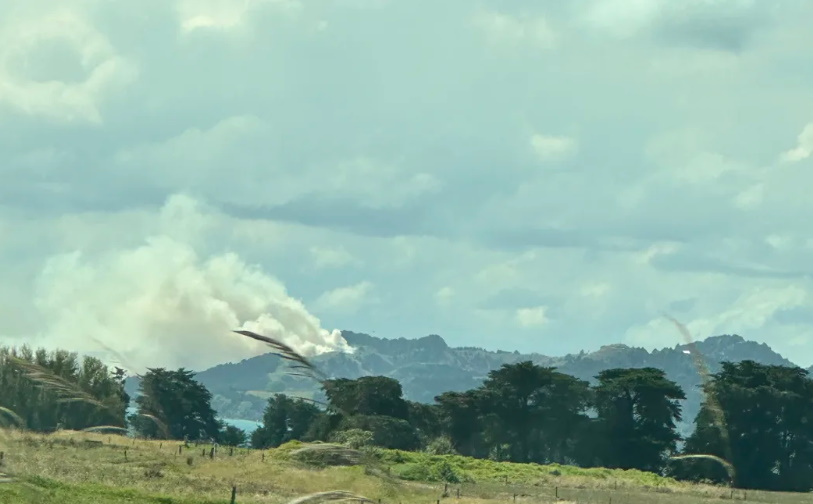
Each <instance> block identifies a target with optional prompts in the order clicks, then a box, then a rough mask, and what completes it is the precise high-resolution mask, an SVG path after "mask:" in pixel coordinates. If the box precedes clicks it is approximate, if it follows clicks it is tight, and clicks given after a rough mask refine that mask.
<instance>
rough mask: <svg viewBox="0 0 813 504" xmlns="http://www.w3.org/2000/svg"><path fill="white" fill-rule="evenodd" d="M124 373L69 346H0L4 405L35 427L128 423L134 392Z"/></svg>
mask: <svg viewBox="0 0 813 504" xmlns="http://www.w3.org/2000/svg"><path fill="white" fill-rule="evenodd" d="M121 373H122V372H119V371H115V372H113V371H111V370H110V369H108V367H107V366H105V365H104V364H103V363H102V362H101V361H100V360H98V359H96V358H95V357H83V358H81V359H80V358H79V356H78V355H77V354H75V353H72V352H67V351H64V350H54V351H50V352H49V351H46V350H44V349H39V350H36V351H34V350H32V349H31V348H29V347H26V346H23V347H21V348H8V347H0V406H2V407H4V408H7V409H9V410H11V411H14V412H15V413H16V414H17V415H18V416H19V417H20V418H22V420H23V422H24V424H25V427H26V428H28V429H31V430H35V431H43V432H49V431H52V430H54V429H57V428H65V429H76V430H80V429H85V428H88V427H94V426H101V425H113V426H118V427H124V426H125V425H126V423H125V411H126V409H127V405H128V402H129V397H128V396H127V394H126V393H125V392H124V386H123V381H122V378H121Z"/></svg>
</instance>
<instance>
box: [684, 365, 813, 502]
mask: <svg viewBox="0 0 813 504" xmlns="http://www.w3.org/2000/svg"><path fill="white" fill-rule="evenodd" d="M705 392H706V400H705V401H704V402H703V405H702V406H701V409H700V412H699V413H698V415H697V417H696V418H695V426H696V429H695V432H694V433H693V434H692V435H691V436H690V437H689V438H688V439H687V441H686V447H685V449H684V452H685V453H687V454H708V455H715V456H717V457H721V458H723V459H724V460H727V461H728V462H730V463H731V464H732V465H733V467H734V481H733V483H734V485H736V486H738V487H743V488H759V489H766V490H783V491H795V492H804V491H809V490H811V489H812V488H813V431H811V429H810V425H811V423H813V380H811V379H810V378H809V376H808V373H807V371H805V370H803V369H801V368H798V367H787V366H769V365H763V364H757V363H756V362H753V361H743V362H739V363H736V364H733V363H730V362H724V363H723V364H722V369H721V371H720V372H718V373H716V374H714V375H712V377H711V380H710V381H709V383H708V384H707V386H706V388H705ZM681 462H682V463H681V464H680V465H677V466H676V467H675V472H676V475H678V476H681V477H687V478H691V479H700V478H706V479H712V480H722V481H725V480H728V479H729V475H728V473H727V472H726V471H725V470H724V468H723V467H722V466H721V465H720V464H719V463H716V462H714V461H707V460H697V461H681Z"/></svg>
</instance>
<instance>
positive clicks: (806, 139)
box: [781, 123, 813, 163]
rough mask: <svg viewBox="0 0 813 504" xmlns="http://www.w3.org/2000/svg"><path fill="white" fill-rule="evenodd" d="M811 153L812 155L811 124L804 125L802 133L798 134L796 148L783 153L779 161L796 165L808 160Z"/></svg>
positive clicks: (812, 129)
mask: <svg viewBox="0 0 813 504" xmlns="http://www.w3.org/2000/svg"><path fill="white" fill-rule="evenodd" d="M811 153H813V123H809V124H807V125H805V127H804V129H802V132H801V133H799V137H798V143H797V144H796V147H794V148H793V149H790V150H788V151H785V152H784V153H783V154H782V157H781V160H782V161H784V162H786V163H796V162H799V161H802V160H804V159H807V158H809V157H810V154H811Z"/></svg>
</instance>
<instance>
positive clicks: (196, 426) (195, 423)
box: [130, 368, 220, 441]
mask: <svg viewBox="0 0 813 504" xmlns="http://www.w3.org/2000/svg"><path fill="white" fill-rule="evenodd" d="M194 376H195V374H194V373H193V372H192V371H189V370H186V369H183V368H181V369H178V370H177V371H171V370H167V369H164V368H155V369H149V370H148V372H147V373H146V374H145V375H144V376H143V377H142V379H141V383H140V385H139V393H140V394H139V396H138V397H137V398H136V400H135V402H136V404H137V406H138V413H137V414H135V415H132V416H131V417H130V420H131V424H132V426H133V428H134V429H135V430H136V432H137V433H138V434H139V435H140V436H143V437H147V438H169V439H186V440H190V441H195V440H199V439H214V440H217V439H218V437H219V433H220V426H219V424H218V422H217V419H216V418H215V412H214V410H213V409H212V406H211V401H212V394H211V392H209V390H207V389H206V387H204V386H203V385H202V384H201V383H199V382H198V381H196V380H195V378H194Z"/></svg>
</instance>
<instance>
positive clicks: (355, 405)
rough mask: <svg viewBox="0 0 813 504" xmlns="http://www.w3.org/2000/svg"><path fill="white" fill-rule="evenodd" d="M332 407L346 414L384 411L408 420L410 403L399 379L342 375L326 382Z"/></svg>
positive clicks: (371, 413)
mask: <svg viewBox="0 0 813 504" xmlns="http://www.w3.org/2000/svg"><path fill="white" fill-rule="evenodd" d="M323 389H324V392H325V396H327V400H328V404H329V406H330V409H331V410H332V411H334V412H340V413H341V414H343V415H345V416H353V415H368V416H369V415H383V416H389V417H393V418H400V419H402V420H407V419H408V418H409V407H408V406H407V402H406V401H405V400H404V398H403V389H402V388H401V384H400V383H399V382H398V380H395V379H393V378H388V377H386V376H363V377H361V378H357V379H355V380H350V379H347V378H339V379H335V380H326V381H325V382H324V383H323Z"/></svg>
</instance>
